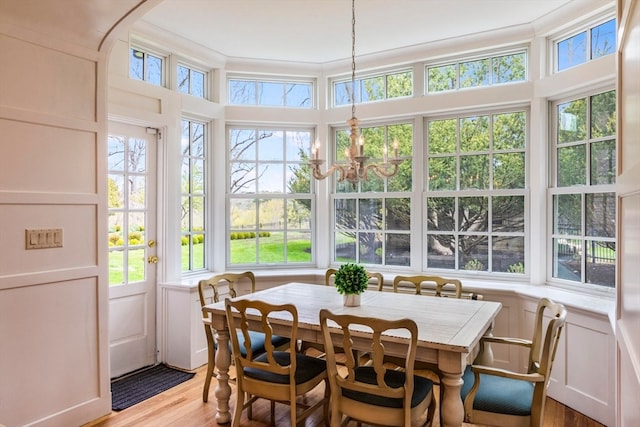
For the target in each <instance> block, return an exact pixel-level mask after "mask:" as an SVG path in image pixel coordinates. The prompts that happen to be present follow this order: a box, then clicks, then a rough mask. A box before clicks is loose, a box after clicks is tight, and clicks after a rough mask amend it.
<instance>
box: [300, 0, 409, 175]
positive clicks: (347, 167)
mask: <svg viewBox="0 0 640 427" xmlns="http://www.w3.org/2000/svg"><path fill="white" fill-rule="evenodd" d="M355 5H356V1H355V0H351V118H350V119H349V120H347V123H348V124H349V128H350V139H351V143H350V145H349V148H347V149H346V150H345V157H346V162H345V163H335V164H334V165H332V166H331V167H329V168H328V169H327V171H326V172H324V173H323V172H322V171H321V170H320V166H321V165H322V164H324V160H322V159H319V158H318V151H319V149H320V143H319V142H318V141H316V143H315V144H314V145H313V147H312V148H311V161H310V165H311V172H312V175H313V177H314V178H315V179H318V180H320V179H325V178H327V177H328V176H330V175H331V174H332V173H334V172H336V171H338V172H339V173H340V175H339V177H338V182H341V181H344V180H345V179H346V180H347V181H349V182H350V183H351V185H352V186H353V188H355V186H356V184H357V183H358V182H360V181H367V180H368V174H369V171H372V172H374V173H375V174H376V175H378V176H379V177H380V178H383V177H386V178H390V177H392V176H394V175H396V174H397V173H398V166H399V165H400V164H401V163H402V162H403V161H404V159H401V158H399V157H398V141H394V143H393V157H392V158H388V157H389V156H388V152H387V151H388V150H387V145H386V144H385V145H384V147H383V149H382V153H383V154H382V157H383V162H382V163H380V164H375V163H367V161H368V160H369V157H366V156H365V155H364V137H363V136H362V134H361V132H360V130H359V129H358V124H359V120H358V119H357V118H356V99H355V84H356V7H355Z"/></svg>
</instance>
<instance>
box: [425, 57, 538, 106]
mask: <svg viewBox="0 0 640 427" xmlns="http://www.w3.org/2000/svg"><path fill="white" fill-rule="evenodd" d="M518 54H524V71H525V76H524V78H523V79H522V80H515V81H509V82H502V83H494V82H493V59H494V58H498V57H502V56H509V55H518ZM529 56H530V48H529V46H513V47H510V48H509V49H502V50H489V51H483V52H478V53H476V54H473V55H464V56H452V57H448V58H442V59H440V60H437V61H434V62H427V63H424V64H423V72H424V95H426V96H429V95H436V94H440V93H451V92H456V91H460V90H473V89H479V88H487V87H495V86H502V85H509V84H519V83H525V82H528V81H529V80H530V77H529V76H530V70H529V63H530V60H529ZM482 60H489V61H490V64H489V72H488V76H487V78H488V84H486V85H477V86H470V87H460V64H463V63H469V62H475V61H482ZM450 65H453V66H455V68H456V81H455V84H454V88H452V89H448V90H440V91H430V90H429V69H430V68H438V67H443V66H450Z"/></svg>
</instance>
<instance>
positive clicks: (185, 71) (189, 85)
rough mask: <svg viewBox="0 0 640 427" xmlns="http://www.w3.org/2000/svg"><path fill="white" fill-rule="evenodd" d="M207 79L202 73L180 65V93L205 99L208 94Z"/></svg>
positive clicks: (178, 86) (178, 83) (178, 84)
mask: <svg viewBox="0 0 640 427" xmlns="http://www.w3.org/2000/svg"><path fill="white" fill-rule="evenodd" d="M205 77H206V74H205V73H204V72H202V71H198V70H195V69H193V68H189V67H187V66H184V65H178V81H177V88H178V92H181V93H186V94H189V95H193V96H197V97H198V98H204V97H205V93H206V92H205Z"/></svg>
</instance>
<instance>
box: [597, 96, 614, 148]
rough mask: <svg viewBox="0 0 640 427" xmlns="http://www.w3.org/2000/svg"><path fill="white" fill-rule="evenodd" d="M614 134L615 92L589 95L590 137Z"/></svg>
mask: <svg viewBox="0 0 640 427" xmlns="http://www.w3.org/2000/svg"><path fill="white" fill-rule="evenodd" d="M615 134H616V92H615V91H613V90H612V91H610V92H605V93H601V94H598V95H594V96H592V97H591V138H600V137H603V136H613V135H615Z"/></svg>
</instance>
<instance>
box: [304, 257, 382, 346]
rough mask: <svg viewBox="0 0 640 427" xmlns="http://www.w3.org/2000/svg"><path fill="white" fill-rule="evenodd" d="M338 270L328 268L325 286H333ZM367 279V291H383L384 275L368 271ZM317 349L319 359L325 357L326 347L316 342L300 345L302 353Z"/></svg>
mask: <svg viewBox="0 0 640 427" xmlns="http://www.w3.org/2000/svg"><path fill="white" fill-rule="evenodd" d="M337 271H338V270H336V269H335V268H328V269H327V271H326V272H325V274H324V284H325V285H326V286H333V285H334V284H333V279H334V276H335V274H336V272H337ZM367 277H369V287H368V288H367V289H372V290H376V291H382V290H383V286H384V277H383V276H382V273H375V272H370V271H367ZM312 348H313V349H316V350H318V351H320V353H319V354H318V355H317V357H324V355H325V353H324V345H323V344H320V343H315V342H308V341H302V342H301V343H300V351H301V352H303V353H306V352H307V351H308V350H309V349H312Z"/></svg>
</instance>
